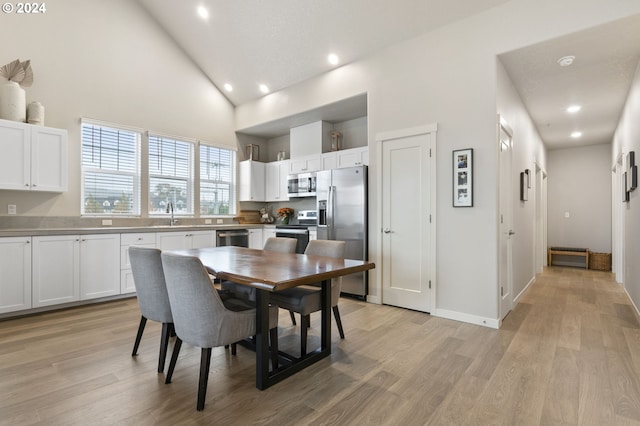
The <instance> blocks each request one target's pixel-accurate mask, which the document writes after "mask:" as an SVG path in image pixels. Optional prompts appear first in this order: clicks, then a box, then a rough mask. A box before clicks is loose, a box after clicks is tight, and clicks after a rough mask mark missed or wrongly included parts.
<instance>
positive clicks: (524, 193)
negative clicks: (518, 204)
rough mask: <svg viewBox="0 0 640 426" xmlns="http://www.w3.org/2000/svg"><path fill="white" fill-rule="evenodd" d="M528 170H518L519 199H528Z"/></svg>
mask: <svg viewBox="0 0 640 426" xmlns="http://www.w3.org/2000/svg"><path fill="white" fill-rule="evenodd" d="M528 171H529V170H525V171H524V172H520V201H527V200H528V199H529V173H528Z"/></svg>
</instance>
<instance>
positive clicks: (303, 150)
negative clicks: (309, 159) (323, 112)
mask: <svg viewBox="0 0 640 426" xmlns="http://www.w3.org/2000/svg"><path fill="white" fill-rule="evenodd" d="M331 130H333V125H332V124H331V123H327V122H325V121H316V122H315V123H309V124H305V125H303V126H298V127H292V128H291V129H290V130H289V141H290V151H291V154H290V155H291V159H292V160H294V159H297V158H300V157H306V156H309V155H320V154H322V153H323V152H327V151H330V150H331V134H330V133H331ZM316 170H317V169H316ZM309 171H310V170H309Z"/></svg>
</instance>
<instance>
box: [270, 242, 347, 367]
mask: <svg viewBox="0 0 640 426" xmlns="http://www.w3.org/2000/svg"><path fill="white" fill-rule="evenodd" d="M344 247H345V242H344V241H334V240H311V241H309V244H308V245H307V248H306V250H305V252H304V253H305V254H306V255H310V256H326V257H335V258H342V257H344ZM341 282H342V281H341V280H340V279H339V278H338V279H334V280H331V308H332V310H333V316H334V317H335V319H336V325H337V326H338V332H339V333H340V338H341V339H344V330H343V329H342V320H341V319H340V311H339V310H338V301H339V300H340V284H341ZM320 286H321V284H320V283H317V284H311V285H302V286H298V287H293V288H288V289H286V290H282V291H278V292H274V293H271V299H270V300H271V303H273V304H275V305H278V306H279V307H280V308H282V309H287V310H288V311H289V312H297V313H299V314H300V356H303V355H305V354H306V353H307V328H309V323H310V316H311V313H313V312H317V311H319V310H321V309H322V303H321V300H320V288H319V287H320ZM292 315H293V314H292Z"/></svg>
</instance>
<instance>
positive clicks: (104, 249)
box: [32, 234, 120, 308]
mask: <svg viewBox="0 0 640 426" xmlns="http://www.w3.org/2000/svg"><path fill="white" fill-rule="evenodd" d="M119 249H120V234H95V235H59V236H46V237H33V261H32V263H33V269H32V277H33V286H32V305H33V307H34V308H36V307H39V306H48V305H56V304H60V303H67V302H73V301H76V300H86V299H93V298H97V297H105V296H113V295H116V294H119V293H120V254H119Z"/></svg>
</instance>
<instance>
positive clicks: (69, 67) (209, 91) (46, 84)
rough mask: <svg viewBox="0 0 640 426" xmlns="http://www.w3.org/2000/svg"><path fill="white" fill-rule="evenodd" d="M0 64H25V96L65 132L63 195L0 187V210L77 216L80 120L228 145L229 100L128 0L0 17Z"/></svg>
mask: <svg viewBox="0 0 640 426" xmlns="http://www.w3.org/2000/svg"><path fill="white" fill-rule="evenodd" d="M0 38H1V39H2V40H4V42H3V43H2V49H0V65H4V64H6V63H9V62H10V61H13V60H14V59H17V58H20V59H21V60H23V61H24V60H27V59H30V60H31V66H32V68H33V72H34V83H33V86H32V87H29V88H26V93H27V102H30V101H40V102H42V104H43V105H44V107H45V124H46V125H47V126H50V127H60V128H65V129H68V131H69V191H68V192H67V193H64V194H60V195H58V194H32V193H29V192H21V191H0V213H1V214H4V213H6V205H7V204H16V205H17V206H18V214H20V215H30V216H78V215H79V214H80V131H79V129H80V122H79V119H80V117H90V118H95V119H99V120H104V121H108V122H113V123H119V124H126V125H129V126H134V127H137V128H142V129H149V130H152V131H157V132H163V133H168V134H172V135H178V136H185V137H188V138H193V139H199V140H204V141H207V142H209V143H215V144H222V145H228V146H231V147H234V148H235V146H236V138H235V134H234V129H235V127H234V112H233V107H232V105H231V104H230V103H229V102H228V101H227V100H226V98H225V97H224V96H222V95H221V94H220V92H219V91H218V90H217V89H216V88H215V87H214V85H213V84H212V83H211V82H210V81H209V80H208V79H207V78H205V77H204V75H203V74H202V73H201V71H200V70H199V69H198V68H197V67H196V66H194V64H193V63H192V62H191V61H190V60H189V59H188V58H187V56H186V55H185V54H184V53H183V52H182V51H181V50H179V49H178V47H177V46H176V45H175V43H174V42H173V41H172V40H171V39H170V38H169V37H167V35H166V34H165V33H164V32H163V31H162V30H161V29H160V28H159V27H158V25H157V24H156V23H155V22H154V21H153V20H151V19H150V18H149V17H148V15H147V14H146V13H145V12H144V11H143V10H142V9H141V8H140V6H139V5H138V4H137V3H136V2H134V1H129V0H109V1H105V0H64V1H57V2H53V3H47V11H46V13H45V14H42V15H33V16H27V15H15V14H14V15H8V14H2V16H1V17H0Z"/></svg>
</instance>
